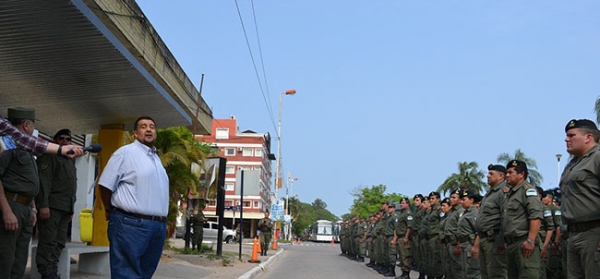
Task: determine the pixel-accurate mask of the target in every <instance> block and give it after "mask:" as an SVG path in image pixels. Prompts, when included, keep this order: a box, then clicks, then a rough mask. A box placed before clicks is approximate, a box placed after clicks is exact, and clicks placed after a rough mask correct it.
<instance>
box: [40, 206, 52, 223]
mask: <svg viewBox="0 0 600 279" xmlns="http://www.w3.org/2000/svg"><path fill="white" fill-rule="evenodd" d="M48 219H50V208H48V207H40V220H48Z"/></svg>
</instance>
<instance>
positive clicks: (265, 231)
mask: <svg viewBox="0 0 600 279" xmlns="http://www.w3.org/2000/svg"><path fill="white" fill-rule="evenodd" d="M258 229H259V230H260V247H261V253H260V254H261V256H266V255H267V251H268V250H269V244H270V243H271V234H272V231H273V221H272V220H271V218H269V211H268V210H267V211H265V218H263V219H261V220H260V221H259V222H258Z"/></svg>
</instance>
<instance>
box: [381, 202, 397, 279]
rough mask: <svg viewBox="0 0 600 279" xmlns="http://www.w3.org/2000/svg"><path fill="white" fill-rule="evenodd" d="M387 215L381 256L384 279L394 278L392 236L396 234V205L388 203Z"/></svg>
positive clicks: (394, 266)
mask: <svg viewBox="0 0 600 279" xmlns="http://www.w3.org/2000/svg"><path fill="white" fill-rule="evenodd" d="M387 214H388V216H387V218H386V219H385V225H384V238H383V242H384V243H383V256H384V258H385V260H384V265H385V268H384V270H383V272H382V274H383V276H385V277H396V242H395V241H394V235H395V233H396V223H397V222H398V216H396V204H395V203H394V202H393V201H390V202H389V203H388V211H387Z"/></svg>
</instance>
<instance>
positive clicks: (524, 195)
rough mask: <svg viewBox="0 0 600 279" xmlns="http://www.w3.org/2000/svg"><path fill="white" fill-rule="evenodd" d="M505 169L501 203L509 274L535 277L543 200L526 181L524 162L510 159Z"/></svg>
mask: <svg viewBox="0 0 600 279" xmlns="http://www.w3.org/2000/svg"><path fill="white" fill-rule="evenodd" d="M506 169H507V173H506V183H507V184H508V186H509V187H510V191H509V192H508V195H507V197H506V202H505V203H504V210H503V215H502V231H503V233H504V240H505V241H506V244H507V249H506V257H507V258H506V259H507V269H508V278H538V277H539V276H540V257H541V255H540V250H541V247H540V245H541V241H540V239H539V235H538V233H539V230H540V223H541V220H542V217H543V212H542V202H541V201H540V199H539V198H538V194H537V191H536V189H535V188H534V187H531V186H530V185H529V184H528V183H526V182H525V179H527V175H528V174H529V172H528V170H527V165H526V164H525V162H523V161H519V160H512V161H510V162H508V165H507V166H506Z"/></svg>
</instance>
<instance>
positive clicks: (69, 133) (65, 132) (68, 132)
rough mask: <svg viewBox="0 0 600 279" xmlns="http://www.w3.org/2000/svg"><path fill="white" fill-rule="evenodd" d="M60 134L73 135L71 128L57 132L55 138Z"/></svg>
mask: <svg viewBox="0 0 600 279" xmlns="http://www.w3.org/2000/svg"><path fill="white" fill-rule="evenodd" d="M60 136H69V137H70V136H71V130H69V129H62V130H60V131H58V132H56V134H54V137H53V139H56V138H58V137H60Z"/></svg>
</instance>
